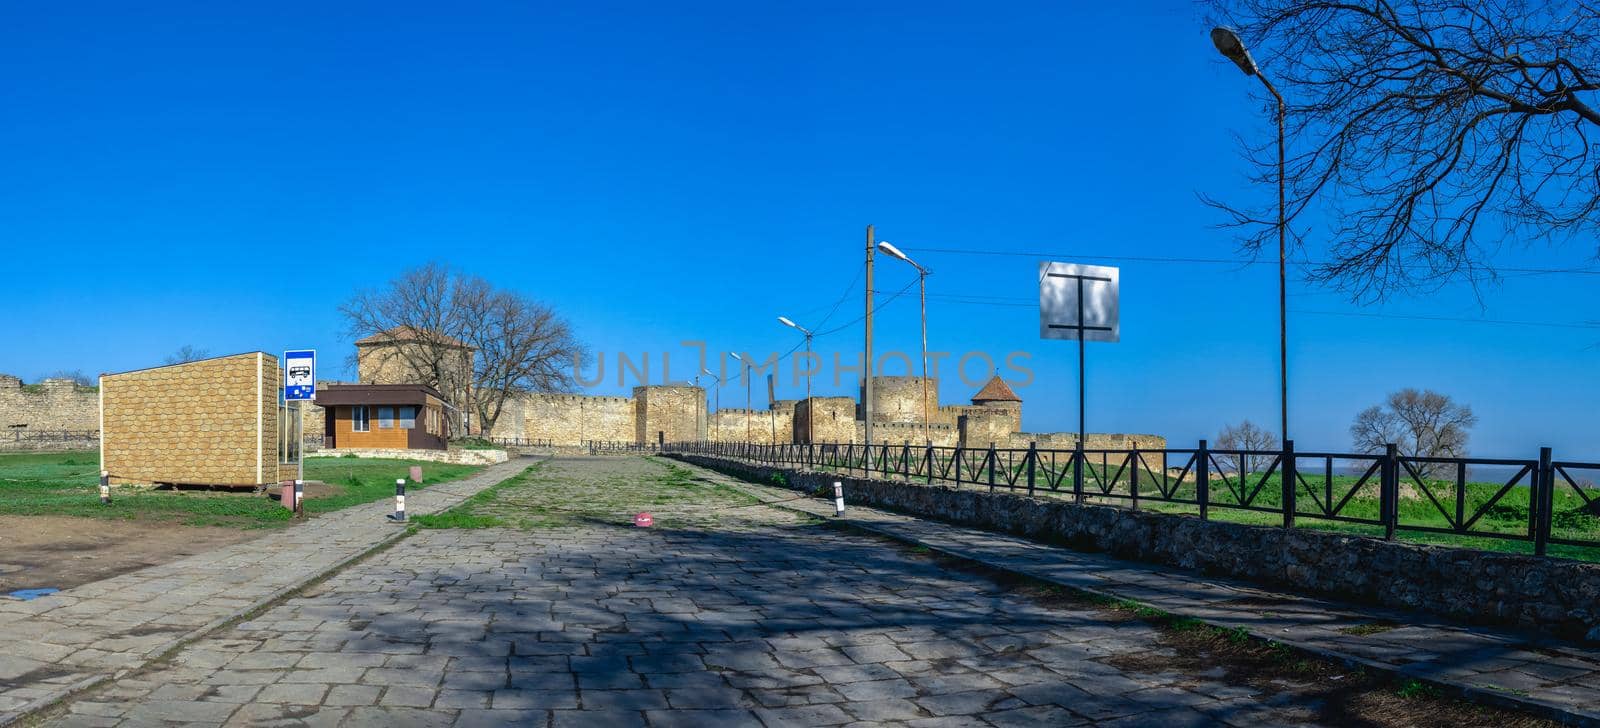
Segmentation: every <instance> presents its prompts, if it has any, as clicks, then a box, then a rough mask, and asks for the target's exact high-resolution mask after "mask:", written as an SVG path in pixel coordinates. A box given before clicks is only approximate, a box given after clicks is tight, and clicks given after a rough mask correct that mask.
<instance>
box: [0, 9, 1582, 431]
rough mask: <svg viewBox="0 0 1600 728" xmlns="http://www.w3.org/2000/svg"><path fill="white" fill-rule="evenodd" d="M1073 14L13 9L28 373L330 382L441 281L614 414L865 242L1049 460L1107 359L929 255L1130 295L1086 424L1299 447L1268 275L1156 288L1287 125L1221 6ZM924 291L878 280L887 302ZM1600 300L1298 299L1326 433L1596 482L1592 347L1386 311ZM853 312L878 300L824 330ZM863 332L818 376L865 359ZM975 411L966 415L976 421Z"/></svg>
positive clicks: (3, 79)
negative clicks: (434, 270) (1455, 420)
mask: <svg viewBox="0 0 1600 728" xmlns="http://www.w3.org/2000/svg"><path fill="white" fill-rule="evenodd" d="M1082 5H1086V4H1075V3H1007V4H1004V5H995V4H993V3H928V2H917V3H899V2H881V3H873V4H870V6H869V5H867V4H861V3H807V4H789V5H778V4H770V3H695V4H686V5H672V4H660V3H580V4H570V3H566V4H557V3H537V2H535V3H526V2H524V3H461V4H453V5H451V6H449V7H448V9H446V7H445V6H441V5H437V4H432V3H396V2H387V3H381V4H380V3H341V4H338V5H337V7H332V6H329V5H328V4H326V3H318V4H311V3H303V4H279V5H275V6H273V7H270V8H269V7H265V6H261V7H254V8H249V7H231V6H230V4H217V3H189V4H180V3H162V4H159V5H153V6H128V5H126V4H114V3H104V4H91V5H89V6H84V5H79V6H74V7H73V8H71V9H70V11H69V10H66V9H63V8H60V7H58V6H51V5H49V4H44V5H39V4H35V5H32V6H27V7H23V6H17V7H13V8H11V9H10V10H8V11H7V18H6V20H7V22H6V23H4V24H0V95H3V96H0V103H3V106H4V108H5V109H6V110H7V113H5V114H4V115H0V157H3V158H4V159H5V160H6V174H4V175H0V236H3V237H0V248H3V254H4V260H5V267H6V269H7V271H8V274H7V275H6V276H5V280H6V281H7V290H6V291H5V299H6V306H5V316H4V317H3V318H0V341H4V342H5V343H4V344H3V348H0V371H3V372H10V373H15V374H19V375H21V376H23V377H25V378H27V379H30V380H32V379H34V378H36V377H38V376H41V375H43V374H45V373H48V372H50V371H53V370H56V369H83V370H85V371H88V372H91V373H94V372H101V371H119V370H125V369H131V368H137V367H142V366H148V365H150V364H153V363H157V362H159V361H160V359H161V358H162V357H164V356H166V355H167V354H168V353H170V352H172V351H173V350H175V349H177V348H178V347H180V346H182V345H184V344H193V345H195V346H199V347H202V348H205V349H209V350H211V351H212V352H213V353H225V352H234V351H244V350H252V349H264V350H267V351H279V350H282V349H285V348H297V347H314V348H317V349H319V350H321V351H322V352H323V359H324V362H323V364H324V367H325V371H324V372H323V374H324V375H327V374H330V373H333V374H337V372H336V371H328V369H327V368H328V367H330V366H331V367H339V366H342V363H343V362H342V360H343V358H344V356H345V353H346V352H348V351H349V350H350V347H349V341H348V338H347V337H346V336H345V335H344V332H343V324H342V322H341V320H340V318H339V315H338V313H337V310H336V308H337V305H338V304H339V303H340V302H341V301H342V300H344V299H345V298H347V297H348V296H349V295H350V293H351V292H352V291H353V290H355V289H357V288H359V287H362V286H375V285H379V284H381V283H382V282H383V281H385V280H387V279H389V278H390V277H392V276H394V275H396V274H397V273H399V272H400V271H402V270H403V269H405V268H406V267H409V266H413V265H417V264H420V263H423V262H426V261H429V260H441V261H446V262H448V263H450V264H452V265H455V266H458V267H459V268H461V269H463V270H466V271H469V272H473V273H478V274H481V275H484V276H486V277H488V278H490V279H491V280H493V281H494V282H495V283H498V284H500V285H502V286H505V287H508V288H514V289H517V290H520V291H523V292H525V293H527V294H529V295H532V296H534V297H537V298H539V299H542V300H544V301H547V302H549V303H551V304H553V305H555V306H557V307H559V308H560V309H561V310H562V311H564V312H565V313H566V314H567V315H568V316H569V317H570V318H571V319H572V321H573V322H574V324H575V325H576V326H577V327H578V330H579V332H580V334H581V336H582V338H583V339H584V340H585V341H586V343H588V344H589V346H590V347H591V348H593V349H594V350H595V351H596V352H597V353H601V354H603V355H605V356H607V357H608V358H609V360H610V364H608V372H607V379H608V381H607V382H606V383H605V384H602V385H599V386H597V387H596V388H594V390H593V391H595V392H597V393H615V392H618V391H621V388H619V387H617V386H616V381H615V374H614V369H613V368H612V367H614V363H615V359H614V357H615V355H616V353H617V352H621V351H626V352H629V353H630V355H631V356H632V357H634V358H638V357H639V356H641V355H642V354H643V353H644V352H651V356H652V360H653V361H652V364H653V365H654V367H653V372H652V374H653V375H654V378H657V379H659V377H660V366H659V357H660V355H661V353H662V352H669V353H670V354H671V356H672V358H673V362H674V371H673V375H674V378H675V379H680V378H684V377H687V376H688V375H690V374H691V371H690V367H689V366H687V365H686V363H687V362H688V361H690V360H691V359H692V358H693V357H694V355H695V352H694V350H693V349H687V348H684V347H683V346H681V345H680V342H682V341H685V340H699V341H704V342H706V345H707V346H708V347H709V349H710V350H711V351H712V352H716V351H719V350H721V351H752V352H762V353H766V352H773V351H785V350H787V349H788V348H790V347H791V346H793V344H795V343H797V341H798V337H797V335H796V334H795V332H794V331H792V330H790V329H786V328H783V327H782V326H780V325H779V324H778V323H777V322H776V320H775V317H776V316H778V315H787V316H790V317H791V318H794V319H796V320H797V321H799V322H800V323H801V324H805V325H813V326H816V325H817V324H818V322H820V321H822V320H823V318H824V317H825V316H826V315H827V314H828V313H829V311H830V309H831V307H832V306H833V305H834V303H835V301H837V300H838V299H839V298H840V296H841V295H842V294H844V293H845V292H846V290H847V289H848V287H849V286H850V284H851V281H852V280H854V279H855V276H856V274H857V272H858V271H859V268H860V261H861V257H862V250H861V248H862V236H863V227H864V226H865V225H866V224H868V223H872V224H875V225H877V226H878V233H879V237H880V238H883V239H887V240H891V241H893V242H895V243H896V244H897V245H900V246H901V247H903V248H905V249H907V250H908V251H909V252H911V254H912V255H913V256H914V257H916V258H918V260H919V261H920V262H922V263H923V264H924V265H926V266H927V267H929V268H930V269H932V271H933V274H932V276H931V277H930V279H929V285H930V292H931V293H933V294H936V295H935V297H934V298H933V299H931V300H930V320H929V338H930V345H931V346H932V347H933V348H934V349H937V350H944V351H953V352H964V351H969V350H981V351H986V352H990V353H991V354H992V355H994V356H996V357H997V358H999V357H1003V356H1004V354H1005V353H1006V352H1010V351H1016V350H1021V351H1026V352H1029V353H1031V360H1030V361H1029V365H1030V366H1031V368H1032V369H1033V371H1034V373H1035V381H1034V383H1033V384H1032V385H1031V386H1028V387H1025V388H1022V389H1021V390H1020V393H1021V395H1022V397H1023V398H1024V400H1025V401H1026V404H1025V425H1026V427H1027V428H1028V429H1030V430H1036V431H1054V430H1072V429H1074V428H1075V427H1076V422H1075V419H1076V407H1077V403H1076V383H1075V363H1076V358H1075V357H1076V352H1075V349H1074V346H1073V345H1072V344H1070V343H1065V342H1055V341H1050V342H1043V341H1039V340H1038V338H1037V334H1038V314H1037V312H1036V310H1035V308H1034V307H1032V306H1031V304H1030V302H1031V301H1035V300H1036V299H1037V287H1036V282H1035V281H1036V278H1035V276H1036V270H1037V263H1038V261H1039V260H1040V259H1041V257H1037V256H1032V255H1015V256H1012V255H972V254H954V253H938V252H932V250H931V249H937V248H950V249H966V250H986V251H994V252H1019V253H1046V254H1049V257H1050V258H1052V259H1059V260H1066V261H1074V260H1081V261H1082V262H1093V263H1101V264H1120V265H1121V267H1122V296H1123V298H1122V317H1123V318H1122V341H1121V343H1118V344H1096V345H1092V346H1091V349H1090V351H1089V366H1090V378H1089V382H1090V389H1091V395H1090V401H1089V426H1090V429H1091V430H1095V431H1133V432H1155V433H1159V434H1163V435H1166V436H1168V437H1169V438H1171V440H1172V441H1173V442H1174V443H1180V442H1192V441H1193V440H1194V439H1196V438H1199V437H1207V436H1209V437H1215V434H1216V431H1217V429H1218V428H1219V427H1220V426H1221V425H1222V424H1223V423H1225V422H1230V421H1236V420H1238V419H1241V418H1245V417H1249V418H1252V419H1254V420H1256V421H1258V422H1260V423H1262V424H1264V425H1268V426H1274V423H1276V420H1277V399H1276V373H1277V364H1276V347H1277V343H1276V286H1275V267H1274V266H1272V265H1257V266H1248V267H1241V266H1231V265H1202V264H1182V263H1162V262H1146V261H1136V260H1126V258H1149V257H1156V258H1160V257H1201V258H1232V257H1236V253H1235V250H1234V243H1233V241H1232V239H1231V238H1230V237H1229V235H1228V233H1227V232H1225V231H1221V230H1217V229H1214V228H1213V227H1211V226H1212V224H1213V223H1215V222H1217V221H1218V218H1217V216H1216V214H1215V213H1213V212H1212V211H1210V210H1208V209H1207V208H1205V207H1204V206H1202V205H1201V204H1200V203H1199V202H1198V201H1197V200H1196V193H1197V192H1200V191H1204V192H1208V193H1212V194H1217V195H1223V196H1229V195H1240V194H1244V195H1249V194H1253V193H1252V192H1250V191H1248V190H1245V189H1244V186H1243V182H1242V178H1243V174H1244V172H1245V171H1246V170H1245V167H1244V164H1243V162H1242V161H1241V160H1240V158H1239V156H1238V153H1237V149H1236V148H1235V146H1234V144H1233V141H1232V138H1231V136H1230V132H1231V131H1237V132H1239V133H1242V134H1245V135H1256V134H1265V133H1268V132H1269V129H1268V128H1267V126H1266V125H1265V124H1264V123H1263V121H1264V120H1265V119H1266V117H1265V116H1264V115H1263V114H1262V108H1261V106H1260V105H1259V103H1258V102H1256V101H1252V100H1251V98H1250V97H1249V96H1248V93H1249V92H1250V91H1251V88H1250V83H1249V79H1246V78H1244V77H1243V76H1241V75H1239V73H1238V71H1237V70H1236V69H1234V68H1233V67H1232V66H1231V65H1228V64H1226V62H1224V61H1221V60H1220V59H1218V58H1217V57H1216V54H1215V52H1214V51H1213V49H1212V48H1211V45H1210V42H1209V39H1208V38H1207V35H1206V31H1207V27H1206V26H1205V24H1204V23H1203V22H1202V21H1201V19H1200V18H1199V17H1198V15H1197V11H1196V10H1195V8H1194V6H1192V5H1190V4H1188V3H1182V2H1171V3H1146V4H1123V5H1122V6H1120V7H1116V8H1110V7H1095V8H1091V7H1085V6H1082ZM1101 5H1109V4H1101ZM1316 233H1317V230H1316V229H1315V228H1313V230H1312V236H1313V239H1315V237H1316ZM1593 253H1594V250H1593V245H1592V243H1585V244H1583V245H1578V246H1572V247H1567V248H1564V249H1550V248H1546V247H1534V248H1515V249H1510V250H1506V251H1502V252H1500V253H1498V254H1496V256H1495V261H1496V262H1498V263H1500V264H1502V265H1511V266H1522V267H1571V266H1588V265H1591V264H1592V263H1593V261H1592V259H1591V258H1590V257H1589V256H1592V255H1593ZM1308 255H1310V256H1313V257H1315V256H1316V255H1317V251H1316V250H1315V249H1313V250H1312V251H1311V252H1309V253H1308ZM1087 256H1099V257H1109V258H1111V260H1100V259H1089V258H1088V257H1087ZM1119 258H1124V259H1123V260H1118V259H1119ZM912 280H913V277H912V273H911V271H910V268H909V267H907V266H905V265H903V264H901V263H899V262H898V261H893V260H887V259H882V258H880V267H879V276H878V281H879V285H878V287H879V288H880V289H884V290H890V291H893V290H899V289H900V288H901V287H903V286H905V285H906V284H907V283H909V282H911V281H912ZM1597 282H1600V276H1592V275H1547V276H1526V275H1524V276H1518V277H1510V278H1507V279H1505V280H1504V281H1503V282H1502V283H1500V284H1498V285H1495V286H1491V287H1487V288H1483V289H1480V290H1479V291H1478V292H1477V293H1476V294H1475V293H1474V292H1473V291H1472V290H1471V289H1470V288H1467V287H1464V286H1457V287H1451V288H1447V289H1445V290H1442V291H1436V292H1430V293H1426V294H1420V295H1412V296H1400V297H1397V298H1396V299H1395V300H1393V301H1390V302H1388V303H1386V304H1384V305H1382V306H1374V307H1367V308H1357V307H1355V306H1352V305H1351V304H1349V303H1348V302H1346V301H1344V300H1343V299H1342V298H1341V297H1340V296H1339V295H1337V294H1334V293H1330V292H1327V291H1323V290H1319V289H1316V288H1313V287H1311V286H1309V285H1308V284H1306V283H1304V282H1301V281H1298V280H1296V281H1293V282H1292V283H1291V285H1292V288H1291V291H1292V297H1291V299H1290V307H1291V309H1292V310H1294V311H1295V312H1296V313H1294V314H1293V315H1292V318H1291V324H1290V325H1291V343H1290V357H1291V372H1292V375H1291V388H1292V394H1291V397H1292V404H1291V410H1292V415H1293V422H1292V429H1293V430H1294V433H1295V439H1296V440H1297V442H1298V443H1299V446H1300V448H1301V449H1339V448H1344V447H1347V446H1348V439H1349V438H1348V435H1347V434H1346V428H1347V426H1348V424H1349V422H1350V419H1351V417H1352V416H1353V415H1354V414H1355V413H1356V412H1357V411H1358V410H1360V409H1361V408H1363V407H1365V406H1367V405H1368V404H1372V403H1376V402H1377V401H1379V400H1380V399H1381V398H1382V397H1383V395H1384V394H1385V393H1386V392H1388V391H1390V390H1393V389H1396V388H1399V387H1402V386H1417V387H1432V388H1435V389H1438V390H1441V391H1444V392H1447V393H1449V394H1452V395H1455V396H1457V397H1458V398H1460V399H1462V400H1464V401H1465V402H1467V403H1470V404H1471V405H1472V406H1473V407H1474V408H1475V410H1476V411H1477V413H1478V414H1479V416H1480V420H1481V422H1480V424H1479V425H1478V427H1477V428H1476V430H1475V432H1474V448H1473V449H1474V452H1476V453H1478V454H1484V455H1516V456H1526V455H1529V454H1530V452H1531V451H1532V449H1533V448H1536V447H1537V446H1539V445H1551V446H1553V447H1555V448H1557V453H1558V456H1560V455H1565V456H1569V457H1588V458H1596V457H1600V421H1597V418H1596V417H1595V416H1594V412H1596V411H1600V394H1597V388H1596V386H1595V381H1594V379H1595V377H1594V372H1595V371H1596V366H1597V364H1600V348H1597V347H1596V346H1595V344H1596V342H1600V329H1582V328H1563V327H1557V326H1530V325H1498V324H1487V323H1467V322H1451V321H1438V320H1417V319H1408V318H1392V317H1395V316H1421V317H1443V318H1470V319H1490V320H1505V321H1523V322H1540V323H1559V324H1582V323H1584V322H1586V321H1593V320H1596V319H1600V311H1597V310H1596V309H1597V305H1596V303H1595V297H1594V295H1593V294H1594V291H1595V290H1596V284H1597ZM913 292H914V289H913ZM946 296H964V297H972V296H981V297H986V298H983V299H981V300H980V299H973V298H961V299H952V298H944V297H946ZM861 308H862V305H861V302H860V296H859V293H852V294H850V296H849V297H848V298H847V300H846V301H845V303H844V305H842V306H841V307H840V308H839V310H838V311H836V312H834V313H833V316H832V317H831V318H829V319H828V320H827V323H826V324H823V325H821V326H819V328H823V329H826V328H833V327H836V326H839V325H843V324H847V323H850V322H851V321H852V320H854V319H856V318H857V317H858V316H859V315H860V311H861ZM1310 312H1321V313H1310ZM1326 313H1340V314H1351V313H1359V314H1366V315H1371V314H1378V315H1381V316H1383V317H1381V318H1373V317H1365V316H1349V315H1325V314H1326ZM877 321H878V324H877V326H878V336H879V338H878V341H879V344H878V347H879V349H880V351H882V350H888V349H899V350H904V351H908V352H915V351H916V350H917V347H918V343H917V342H918V339H917V310H916V305H915V299H914V298H913V297H910V296H906V297H902V298H900V299H898V300H896V301H894V302H892V303H889V304H887V305H886V307H885V308H884V309H883V310H882V311H881V313H880V315H879V317H878V320H877ZM859 332H860V327H859V325H855V326H851V327H847V328H845V329H843V330H841V331H839V332H838V333H836V334H833V335H830V336H826V337H820V338H818V340H817V348H818V350H819V351H822V352H824V353H825V355H826V356H829V357H831V355H832V352H835V351H838V352H841V353H842V354H843V355H844V356H845V357H846V358H847V359H849V358H851V357H854V356H855V354H856V352H857V351H859V346H860V338H861V337H860V333H859ZM896 366H897V367H898V365H896ZM947 379H948V381H946V382H945V384H944V387H943V390H942V391H941V395H942V398H943V399H944V400H945V401H947V402H951V401H964V399H965V398H966V397H967V396H970V394H971V392H970V391H969V388H967V387H966V386H964V385H962V384H960V383H959V382H956V381H953V378H947ZM783 380H785V381H784V384H783V386H781V387H780V392H779V395H780V396H786V397H792V396H798V395H799V393H800V392H801V388H800V387H797V386H790V385H789V383H788V382H787V380H788V376H787V374H785V376H784V377H783ZM630 384H631V382H630ZM755 389H756V396H755V398H756V401H757V404H758V405H759V404H761V403H762V402H763V401H764V399H765V395H764V386H757V387H756V388H755ZM848 389H849V388H847V387H839V388H834V387H832V386H831V382H828V381H827V380H826V379H818V380H817V393H818V394H840V393H846V392H847V390H848ZM743 400H744V392H743V387H741V386H738V385H735V386H730V387H728V388H726V389H725V390H724V391H723V392H722V404H723V405H724V406H735V405H742V404H743Z"/></svg>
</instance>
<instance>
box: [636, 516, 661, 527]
mask: <svg viewBox="0 0 1600 728" xmlns="http://www.w3.org/2000/svg"><path fill="white" fill-rule="evenodd" d="M655 522H656V520H655V519H654V518H651V517H650V514H648V513H640V514H639V515H637V516H634V517H633V525H635V526H638V527H639V528H649V527H650V526H651V525H652V524H654V523H655Z"/></svg>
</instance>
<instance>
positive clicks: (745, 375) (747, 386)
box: [728, 351, 752, 442]
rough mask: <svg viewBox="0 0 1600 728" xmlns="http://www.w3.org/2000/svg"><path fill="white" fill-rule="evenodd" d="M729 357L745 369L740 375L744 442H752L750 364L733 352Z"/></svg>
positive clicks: (729, 353)
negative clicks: (742, 391) (742, 398)
mask: <svg viewBox="0 0 1600 728" xmlns="http://www.w3.org/2000/svg"><path fill="white" fill-rule="evenodd" d="M728 355H729V356H731V357H733V358H734V359H737V360H738V361H739V364H740V366H743V367H744V371H743V372H742V373H740V375H739V376H740V377H742V378H743V379H744V441H745V442H752V440H751V439H750V362H748V361H745V359H744V357H742V356H739V355H738V354H735V353H733V352H731V351H730V352H728Z"/></svg>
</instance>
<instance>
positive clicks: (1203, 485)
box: [1194, 440, 1211, 521]
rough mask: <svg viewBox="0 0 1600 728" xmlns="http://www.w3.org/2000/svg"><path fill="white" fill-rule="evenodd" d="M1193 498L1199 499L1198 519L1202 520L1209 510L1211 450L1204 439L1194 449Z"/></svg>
mask: <svg viewBox="0 0 1600 728" xmlns="http://www.w3.org/2000/svg"><path fill="white" fill-rule="evenodd" d="M1194 498H1195V500H1197V501H1200V520H1202V521H1204V520H1206V518H1207V517H1208V515H1209V514H1210V512H1211V451H1210V450H1209V449H1208V448H1207V447H1206V441H1205V440H1201V441H1200V449H1198V450H1195V451H1194Z"/></svg>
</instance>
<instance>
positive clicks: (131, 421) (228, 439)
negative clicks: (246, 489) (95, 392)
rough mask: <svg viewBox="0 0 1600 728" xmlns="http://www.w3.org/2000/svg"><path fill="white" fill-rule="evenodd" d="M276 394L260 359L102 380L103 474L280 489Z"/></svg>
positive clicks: (275, 374)
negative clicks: (276, 485)
mask: <svg viewBox="0 0 1600 728" xmlns="http://www.w3.org/2000/svg"><path fill="white" fill-rule="evenodd" d="M278 389H279V371H278V358H277V357H276V356H273V355H271V354H267V353H264V352H251V353H248V354H236V355H233V356H224V357H218V358H215V359H205V360H202V361H196V362H189V363H186V364H175V365H172V366H163V367H155V368H152V369H140V370H137V371H132V372H124V373H121V374H107V375H104V376H102V377H101V378H100V399H101V420H102V422H103V425H102V426H101V428H100V429H101V431H102V436H101V441H100V444H101V467H102V468H104V469H105V470H106V471H108V472H109V473H110V474H111V481H112V482H113V483H118V484H124V483H197V484H207V485H259V484H264V483H273V482H277V480H278Z"/></svg>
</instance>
